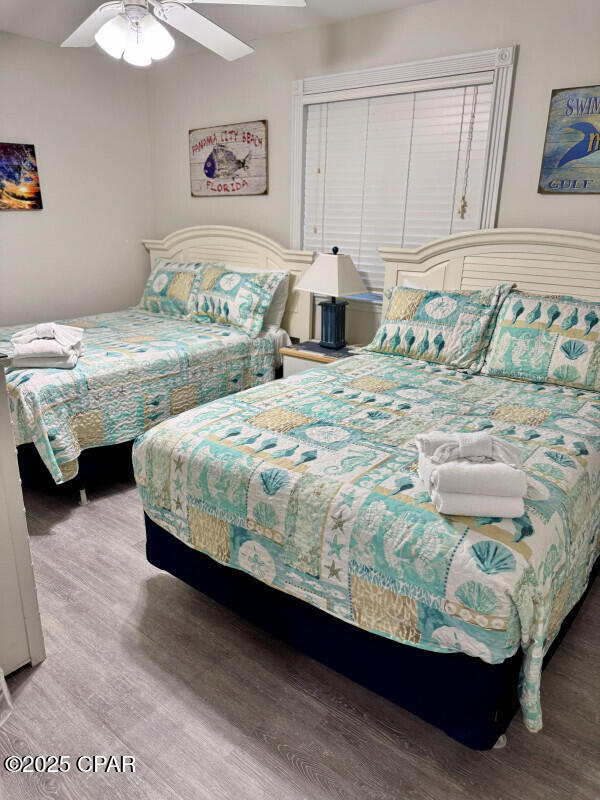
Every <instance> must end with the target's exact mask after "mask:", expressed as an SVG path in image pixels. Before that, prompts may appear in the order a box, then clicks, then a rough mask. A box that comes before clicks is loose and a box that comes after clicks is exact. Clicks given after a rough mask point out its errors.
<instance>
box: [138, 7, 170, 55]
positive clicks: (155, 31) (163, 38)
mask: <svg viewBox="0 0 600 800" xmlns="http://www.w3.org/2000/svg"><path fill="white" fill-rule="evenodd" d="M138 30H139V39H140V42H142V44H143V45H144V47H145V48H146V51H147V52H148V53H149V54H150V58H151V59H152V60H153V61H158V60H160V59H161V58H166V57H167V56H168V55H170V53H172V52H173V48H174V47H175V40H174V39H173V37H172V36H171V34H170V33H169V31H168V30H167V29H166V28H165V27H163V26H162V25H161V24H160V22H158V20H157V19H155V18H154V17H153V16H152V14H146V16H145V17H144V18H143V19H141V20H140V22H139V26H138Z"/></svg>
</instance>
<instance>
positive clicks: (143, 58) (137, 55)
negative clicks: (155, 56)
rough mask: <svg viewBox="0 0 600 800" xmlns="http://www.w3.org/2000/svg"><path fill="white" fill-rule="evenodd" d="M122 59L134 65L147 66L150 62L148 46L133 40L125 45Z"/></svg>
mask: <svg viewBox="0 0 600 800" xmlns="http://www.w3.org/2000/svg"><path fill="white" fill-rule="evenodd" d="M123 60H124V61H126V62H127V63H128V64H131V65H132V66H134V67H149V66H150V64H151V63H152V57H151V56H150V53H149V52H148V48H147V47H146V46H145V45H144V44H143V42H141V41H133V42H130V44H128V45H127V47H126V48H125V52H124V53H123Z"/></svg>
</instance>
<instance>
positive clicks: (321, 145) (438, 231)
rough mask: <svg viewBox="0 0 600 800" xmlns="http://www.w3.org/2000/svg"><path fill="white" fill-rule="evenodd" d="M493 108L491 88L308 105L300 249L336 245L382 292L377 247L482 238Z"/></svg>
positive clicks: (374, 288) (382, 269)
mask: <svg viewBox="0 0 600 800" xmlns="http://www.w3.org/2000/svg"><path fill="white" fill-rule="evenodd" d="M491 100H492V86H491V85H480V86H477V87H475V86H467V87H464V88H463V87H460V88H453V89H439V90H434V91H424V92H418V93H411V94H397V95H386V96H382V97H373V98H362V99H360V100H346V101H341V102H332V103H320V104H314V105H310V106H309V107H308V113H307V122H306V161H305V181H304V246H305V247H307V248H310V249H314V250H318V251H324V250H329V249H330V248H331V247H332V246H333V245H337V246H338V247H340V249H341V251H342V252H346V253H348V254H349V255H350V256H352V258H353V259H354V261H355V263H356V266H357V268H358V270H359V272H360V273H361V275H362V276H363V279H364V280H365V283H366V284H367V287H368V288H369V289H370V290H371V291H380V290H381V289H382V287H383V278H384V272H385V265H384V263H383V261H382V260H381V259H380V257H379V254H378V253H377V247H380V246H401V247H402V246H405V247H416V246H418V245H420V244H425V243H426V242H428V241H432V240H433V239H436V238H439V237H441V236H446V235H448V234H450V233H452V232H456V231H461V230H472V229H474V228H478V227H479V224H480V223H479V220H480V216H481V200H482V190H483V180H484V175H485V156H486V149H487V138H488V128H489V117H490V108H491ZM470 129H472V141H471V147H470V153H469V158H468V162H467V154H468V144H467V143H468V139H469V130H470ZM467 166H468V183H467V193H466V194H467V210H466V214H465V218H464V219H461V218H460V217H459V216H458V213H457V212H458V207H459V205H460V201H461V198H462V194H463V190H464V183H465V172H466V171H467Z"/></svg>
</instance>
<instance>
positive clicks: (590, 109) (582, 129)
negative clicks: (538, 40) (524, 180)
mask: <svg viewBox="0 0 600 800" xmlns="http://www.w3.org/2000/svg"><path fill="white" fill-rule="evenodd" d="M538 192H540V193H542V194H600V86H583V87H580V88H578V89H555V90H554V91H553V92H552V97H551V100H550V113H549V114H548V127H547V129H546V143H545V145H544V156H543V159H542V171H541V174H540V183H539V187H538Z"/></svg>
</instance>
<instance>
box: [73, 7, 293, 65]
mask: <svg viewBox="0 0 600 800" xmlns="http://www.w3.org/2000/svg"><path fill="white" fill-rule="evenodd" d="M200 2H201V3H206V4H214V5H240V6H287V7H292V6H296V7H305V6H306V0H185V3H184V2H180V1H179V0H135V2H127V0H112V2H108V3H104V4H103V5H101V6H99V7H98V8H97V9H96V10H95V11H94V12H93V14H90V16H89V17H88V18H87V19H86V20H85V22H83V23H82V24H81V25H80V26H79V27H78V28H77V30H75V31H74V32H73V33H72V34H71V35H70V36H69V38H68V39H65V41H64V42H63V43H62V45H61V47H91V45H93V44H94V42H97V44H98V45H99V46H100V47H101V48H102V49H103V50H104V51H105V52H106V53H108V54H109V55H111V56H113V58H121V57H123V59H124V60H125V61H127V62H128V63H129V64H133V65H134V66H136V67H147V66H148V65H149V64H151V63H152V61H153V60H157V59H161V58H166V57H167V56H168V55H169V53H170V52H171V51H172V50H173V48H174V47H175V42H174V40H173V37H172V36H171V34H170V33H169V31H168V30H167V29H166V28H165V27H164V26H163V25H161V24H160V22H158V20H160V21H161V22H166V23H167V25H170V26H171V27H172V28H175V29H176V30H178V31H180V32H181V33H184V34H185V35H186V36H189V37H190V39H193V40H194V41H195V42H199V44H201V45H203V46H204V47H207V48H208V49H209V50H212V51H213V52H214V53H217V55H219V56H221V57H222V58H225V59H227V61H234V60H235V59H236V58H241V57H242V56H246V55H248V54H249V53H253V52H254V48H252V47H250V46H249V45H247V44H245V43H244V42H242V41H241V39H238V38H236V37H235V36H233V35H232V34H231V33H228V32H227V31H226V30H225V29H224V28H221V27H220V26H219V25H216V24H215V23H214V22H211V21H210V20H209V19H207V18H206V17H203V16H202V14H198V13H197V12H196V11H194V10H193V9H191V8H190V7H189V5H190V4H194V3H200Z"/></svg>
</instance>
